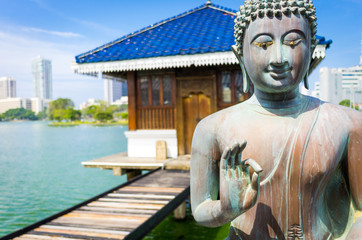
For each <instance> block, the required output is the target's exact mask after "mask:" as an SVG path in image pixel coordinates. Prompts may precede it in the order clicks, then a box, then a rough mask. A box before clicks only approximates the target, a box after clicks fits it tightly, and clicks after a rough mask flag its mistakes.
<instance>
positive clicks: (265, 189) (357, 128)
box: [191, 0, 362, 240]
mask: <svg viewBox="0 0 362 240" xmlns="http://www.w3.org/2000/svg"><path fill="white" fill-rule="evenodd" d="M315 19H316V18H315V10H314V7H313V3H312V2H311V1H310V0H298V1H295V0H294V1H290V0H254V1H247V2H245V4H244V7H241V8H240V13H239V14H238V16H237V20H236V26H235V36H236V46H233V50H234V52H235V54H236V56H237V58H238V59H239V62H240V65H241V67H242V69H243V72H244V81H245V83H248V81H252V82H253V84H254V86H255V93H254V95H253V96H252V97H251V98H250V99H249V100H247V101H245V102H243V103H240V104H238V105H235V106H233V107H230V108H227V109H224V110H222V111H219V112H217V113H215V114H212V115H210V116H208V117H207V118H205V119H203V120H201V121H200V123H199V124H198V126H197V128H196V130H195V133H194V137H193V142H192V150H191V204H192V211H193V215H194V217H195V219H196V221H197V222H199V223H200V224H202V225H205V226H210V227H216V226H221V225H224V224H226V223H228V222H231V227H230V232H229V236H228V237H227V239H242V240H245V239H247V240H248V239H252V240H264V239H267V240H270V239H306V240H325V239H362V220H361V219H358V220H357V222H356V223H355V224H353V216H354V211H355V210H356V209H357V210H362V114H361V113H360V112H358V111H355V110H352V109H349V108H345V107H341V106H335V105H332V104H330V103H326V102H322V101H320V100H319V99H315V98H312V97H308V96H304V95H301V94H300V93H299V83H300V82H301V81H303V80H304V82H305V86H306V87H307V86H308V71H309V65H310V62H311V55H312V53H313V50H314V47H315V43H316V40H315V33H316V23H315ZM244 86H247V84H244ZM247 89H248V88H247V87H245V89H244V90H245V91H247ZM246 142H247V143H246ZM244 159H246V160H244Z"/></svg>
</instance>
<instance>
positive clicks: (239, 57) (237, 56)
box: [231, 45, 241, 63]
mask: <svg viewBox="0 0 362 240" xmlns="http://www.w3.org/2000/svg"><path fill="white" fill-rule="evenodd" d="M231 49H232V50H233V52H234V54H235V57H236V58H237V59H238V61H239V63H240V61H241V56H240V55H239V53H238V48H237V47H236V46H235V45H233V46H231Z"/></svg>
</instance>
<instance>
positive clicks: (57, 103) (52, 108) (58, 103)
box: [48, 98, 74, 121]
mask: <svg viewBox="0 0 362 240" xmlns="http://www.w3.org/2000/svg"><path fill="white" fill-rule="evenodd" d="M73 107H74V103H73V101H72V100H70V99H69V98H58V99H57V100H54V101H51V102H50V103H49V106H48V117H49V119H51V120H57V119H55V116H54V114H55V112H56V110H66V109H68V108H73ZM59 113H60V112H58V113H57V117H58V118H59V117H60V115H59ZM58 121H59V120H58Z"/></svg>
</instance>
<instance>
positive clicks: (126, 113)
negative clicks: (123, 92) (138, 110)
mask: <svg viewBox="0 0 362 240" xmlns="http://www.w3.org/2000/svg"><path fill="white" fill-rule="evenodd" d="M120 116H121V118H122V119H128V112H122V113H120Z"/></svg>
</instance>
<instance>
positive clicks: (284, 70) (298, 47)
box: [243, 14, 311, 93]
mask: <svg viewBox="0 0 362 240" xmlns="http://www.w3.org/2000/svg"><path fill="white" fill-rule="evenodd" d="M310 35H311V33H310V28H309V25H308V21H307V19H306V18H304V17H303V16H300V15H298V16H296V15H294V14H292V15H291V16H289V17H287V16H283V17H282V18H275V17H273V18H268V17H264V18H261V19H260V18H258V19H256V20H255V21H252V22H251V23H250V25H249V27H248V28H247V30H246V32H245V38H244V45H243V46H244V47H243V55H244V64H245V68H246V71H247V73H248V74H249V77H250V79H251V81H252V82H253V83H254V86H255V87H256V88H257V89H259V90H261V91H263V92H268V93H283V92H289V91H291V90H294V89H295V88H297V87H298V85H299V83H300V82H301V80H302V79H303V77H304V76H305V74H306V73H307V71H308V66H309V63H310V60H311V59H310V58H311V52H310V51H311V50H310V42H311V36H310Z"/></svg>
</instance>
